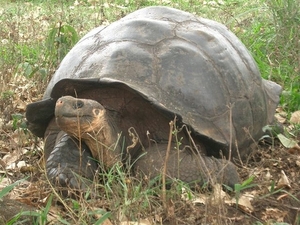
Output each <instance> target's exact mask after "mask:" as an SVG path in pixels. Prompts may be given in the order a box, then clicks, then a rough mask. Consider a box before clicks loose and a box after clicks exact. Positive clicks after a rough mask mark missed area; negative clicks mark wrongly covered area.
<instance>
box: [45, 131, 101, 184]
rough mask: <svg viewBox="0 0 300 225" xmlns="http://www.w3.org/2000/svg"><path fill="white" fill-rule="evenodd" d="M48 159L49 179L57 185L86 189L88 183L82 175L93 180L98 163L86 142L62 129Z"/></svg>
mask: <svg viewBox="0 0 300 225" xmlns="http://www.w3.org/2000/svg"><path fill="white" fill-rule="evenodd" d="M61 133H62V134H61V135H59V139H58V140H57V142H56V144H55V146H54V148H53V150H52V151H51V152H50V154H49V156H48V158H47V161H46V171H47V175H48V179H49V180H50V181H51V182H52V183H53V184H54V185H55V186H62V187H66V186H69V187H71V188H72V189H81V190H82V189H84V188H85V187H86V186H87V183H85V182H83V180H82V179H81V178H80V177H84V178H87V179H88V180H93V178H94V173H95V170H96V169H97V167H98V166H97V163H96V162H95V160H94V159H93V158H92V155H91V152H90V150H89V148H88V147H87V146H86V144H84V143H81V146H80V145H79V142H78V140H76V139H75V138H73V137H70V136H69V135H68V134H66V133H65V132H63V131H61Z"/></svg>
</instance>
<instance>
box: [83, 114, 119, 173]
mask: <svg viewBox="0 0 300 225" xmlns="http://www.w3.org/2000/svg"><path fill="white" fill-rule="evenodd" d="M99 121H101V122H99ZM91 128H92V129H91V131H88V132H84V133H82V134H81V137H80V138H81V139H82V140H83V141H84V142H85V143H86V145H87V146H88V147H89V148H90V150H91V152H92V155H93V157H94V158H95V159H96V160H98V161H99V163H100V165H102V166H104V168H111V167H112V166H113V165H114V164H116V163H117V162H121V161H122V149H121V143H120V140H119V139H120V135H121V132H120V130H119V129H118V127H117V125H116V124H115V123H114V120H113V118H111V116H110V115H109V114H108V113H105V114H104V115H103V116H102V117H101V119H99V120H98V122H97V123H92V124H91Z"/></svg>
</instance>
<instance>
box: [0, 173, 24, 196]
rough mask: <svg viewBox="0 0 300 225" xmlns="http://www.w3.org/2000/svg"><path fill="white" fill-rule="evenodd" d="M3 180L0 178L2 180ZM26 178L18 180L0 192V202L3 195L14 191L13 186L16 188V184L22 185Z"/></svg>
mask: <svg viewBox="0 0 300 225" xmlns="http://www.w3.org/2000/svg"><path fill="white" fill-rule="evenodd" d="M2 179H3V178H1V180H2ZM26 179H27V178H24V179H21V180H18V181H16V182H14V183H12V184H10V185H8V186H6V187H4V188H3V189H2V190H1V191H0V201H1V200H2V199H3V197H4V196H5V195H7V194H8V193H9V192H10V191H11V190H12V189H14V187H15V186H17V185H18V184H20V183H22V182H23V181H24V180H26Z"/></svg>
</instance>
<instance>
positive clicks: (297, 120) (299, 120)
mask: <svg viewBox="0 0 300 225" xmlns="http://www.w3.org/2000/svg"><path fill="white" fill-rule="evenodd" d="M290 122H291V123H294V124H300V110H298V111H296V112H293V113H292V115H291V119H290Z"/></svg>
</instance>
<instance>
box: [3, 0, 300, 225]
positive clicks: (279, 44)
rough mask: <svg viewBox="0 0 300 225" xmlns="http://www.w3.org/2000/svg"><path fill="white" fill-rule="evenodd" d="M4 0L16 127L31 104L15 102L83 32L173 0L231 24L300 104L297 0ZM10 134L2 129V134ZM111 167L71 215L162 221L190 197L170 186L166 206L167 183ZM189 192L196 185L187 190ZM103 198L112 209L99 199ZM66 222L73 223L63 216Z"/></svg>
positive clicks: (9, 112) (295, 106) (6, 80)
mask: <svg viewBox="0 0 300 225" xmlns="http://www.w3.org/2000/svg"><path fill="white" fill-rule="evenodd" d="M0 3H1V8H0V21H1V26H0V43H1V44H0V68H1V71H0V110H1V112H2V113H3V115H2V118H1V119H2V120H4V121H5V123H9V122H10V121H11V123H12V128H11V129H12V131H13V130H16V129H18V127H22V129H25V128H24V126H23V125H24V119H22V115H23V114H24V108H20V107H19V105H18V104H17V103H16V102H18V101H22V102H26V103H28V102H31V101H35V100H36V99H40V98H41V97H42V95H43V92H44V90H45V87H46V84H47V83H48V81H49V79H50V78H51V76H52V74H53V72H54V71H55V70H56V68H57V67H58V65H59V63H60V61H61V60H62V58H63V57H64V55H65V54H66V53H67V52H68V51H69V50H70V49H71V48H72V46H73V45H74V44H75V43H76V42H77V40H78V39H79V38H80V37H82V36H83V35H84V34H86V33H87V32H88V31H89V30H91V29H92V28H94V27H97V26H100V25H108V24H109V23H111V22H113V21H116V20H118V19H120V18H122V17H123V16H125V15H126V14H128V13H130V12H132V11H134V10H136V9H139V8H142V7H145V6H150V5H165V6H171V7H174V8H178V9H182V10H185V11H188V12H191V13H194V14H197V15H199V16H203V17H207V18H210V19H214V20H217V21H219V22H222V23H224V24H226V26H228V27H229V28H230V29H231V30H232V31H233V32H234V33H235V34H236V35H237V36H238V37H239V38H240V39H241V40H242V42H243V43H244V44H245V45H246V46H247V48H248V49H249V51H250V52H251V53H252V55H253V57H254V58H255V60H256V62H257V64H258V66H259V68H260V71H261V74H262V76H263V77H264V78H265V79H271V80H273V81H276V82H278V83H279V84H281V85H282V86H283V90H284V91H283V94H282V97H281V105H282V107H283V108H284V110H285V111H286V112H288V113H291V112H293V111H296V110H300V104H299V103H300V91H299V90H300V76H299V71H300V63H299V62H300V58H299V57H300V42H299V40H300V9H299V2H298V0H267V1H263V0H255V1H244V0H223V1H201V0H172V1H171V0H116V1H114V0H77V1H70V0H68V1H63V0H49V1H43V0H31V1H30V0H28V1H19V0H11V1H8V0H0ZM16 115H17V117H16ZM21 124H22V126H21ZM1 129H2V128H1ZM4 138H5V136H4V135H2V136H1V140H4ZM110 172H111V173H107V174H104V175H103V176H104V179H105V180H106V182H105V184H104V185H103V186H101V184H99V185H98V186H97V187H94V188H97V189H100V190H102V194H103V196H104V198H100V199H99V198H97V200H95V201H92V200H90V199H88V198H86V197H81V198H80V199H79V200H78V201H75V200H68V201H71V207H66V208H68V210H67V213H66V214H67V215H68V218H71V219H70V220H71V221H72V222H75V223H76V222H78V221H81V223H82V224H84V223H86V224H88V223H95V224H101V223H102V222H103V220H104V219H105V218H106V217H110V218H116V220H119V221H121V220H123V219H124V218H126V219H128V220H133V221H138V220H140V219H142V218H147V217H148V216H149V215H151V216H152V217H157V220H158V221H159V220H160V219H161V217H160V216H158V215H162V214H163V213H165V215H167V216H168V217H169V219H170V221H172V218H173V217H174V216H175V214H176V212H181V211H180V210H181V207H182V208H183V204H185V205H188V204H189V203H187V202H183V201H182V199H181V194H182V193H181V190H182V189H181V187H182V186H184V184H182V183H180V182H179V183H178V184H177V185H175V184H174V185H173V186H172V188H171V189H170V190H168V191H167V196H173V197H172V201H171V200H170V198H169V201H168V202H167V203H166V205H167V208H169V210H170V211H166V208H164V207H162V202H161V201H162V198H161V196H160V186H159V185H154V184H156V183H155V181H149V183H148V184H147V185H146V186H144V185H142V183H139V182H138V181H136V180H132V179H129V178H128V177H129V176H128V174H126V172H124V171H122V169H121V168H118V167H116V168H114V170H113V171H110ZM5 190H6V189H5ZM116 190H117V191H116ZM187 190H188V189H187ZM2 193H4V192H3V191H2ZM91 193H93V192H92V190H91ZM188 195H189V196H191V195H192V192H191V191H188ZM98 197H99V196H98ZM103 199H105V202H104V203H103V202H102V201H103ZM167 199H168V198H167ZM99 201H101V202H99ZM66 204H68V202H66ZM97 204H100V205H104V206H106V207H107V208H109V209H111V212H109V213H107V212H106V211H105V210H104V209H102V208H97V207H93V205H97ZM49 207H50V205H49V204H47V205H46V206H45V208H44V211H41V213H40V214H39V215H40V216H41V217H40V219H41V220H43V221H41V223H40V224H45V223H46V222H47V221H46V220H47V219H46V218H45V215H46V214H47V213H48V211H49ZM190 207H192V206H190ZM211 207H212V208H213V209H214V207H216V206H211ZM220 207H221V206H220ZM137 209H139V213H138V214H137V213H136V210H137ZM172 210H173V211H172ZM218 210H219V211H222V210H223V209H222V208H218ZM222 212H223V211H222ZM99 213H100V214H102V217H99V215H98V214H99ZM207 215H209V212H208V214H207ZM197 216H199V215H197ZM199 217H200V216H199ZM101 218H102V219H101ZM218 219H219V220H222V219H220V218H218ZM298 220H300V219H298ZM174 221H175V220H174ZM222 221H223V222H224V221H226V219H224V218H223V220H222ZM60 222H61V223H63V224H70V223H71V222H70V221H66V220H65V219H64V218H61V219H60ZM298 224H299V222H298Z"/></svg>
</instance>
